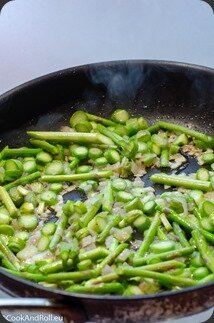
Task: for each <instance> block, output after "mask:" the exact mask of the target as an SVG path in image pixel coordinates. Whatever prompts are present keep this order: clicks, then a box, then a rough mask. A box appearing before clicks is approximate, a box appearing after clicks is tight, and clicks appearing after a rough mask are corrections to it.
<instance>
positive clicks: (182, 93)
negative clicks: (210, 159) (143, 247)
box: [0, 61, 214, 323]
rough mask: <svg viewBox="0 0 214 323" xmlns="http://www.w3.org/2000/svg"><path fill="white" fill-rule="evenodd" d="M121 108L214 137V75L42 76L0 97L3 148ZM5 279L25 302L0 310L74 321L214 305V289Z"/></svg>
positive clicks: (90, 71)
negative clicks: (84, 291)
mask: <svg viewBox="0 0 214 323" xmlns="http://www.w3.org/2000/svg"><path fill="white" fill-rule="evenodd" d="M116 107H123V108H126V109H128V110H129V111H130V112H131V113H132V114H133V115H137V116H140V115H143V116H145V117H146V118H147V119H148V120H149V121H150V122H153V121H155V120H157V119H165V120H166V119H167V120H169V121H172V122H173V121H174V122H177V123H180V124H183V125H186V126H190V127H194V128H195V129H198V130H201V131H203V132H206V133H209V134H213V133H214V129H213V125H214V120H213V119H214V70H213V69H209V68H204V67H199V66H192V65H187V64H181V63H173V62H160V61H119V62H110V63H100V64H92V65H86V66H82V67H77V68H71V69H67V70H63V71H59V72H56V73H53V74H50V75H47V76H44V77H41V78H38V79H36V80H33V81H31V82H28V83H26V84H24V85H21V86H19V87H17V88H15V89H14V90H12V91H9V92H7V93H6V94H4V95H2V96H1V97H0V131H1V140H2V141H1V145H2V146H4V145H6V144H9V145H10V146H19V145H23V144H25V143H26V140H27V138H26V135H25V132H26V129H37V130H39V129H40V130H49V129H53V130H55V129H58V128H59V127H60V126H61V125H62V124H66V122H68V118H69V116H70V115H71V114H72V113H73V112H74V111H75V109H84V110H87V111H89V112H91V113H94V114H102V115H104V116H109V115H110V114H111V112H112V111H113V110H114V109H115V108H116ZM187 166H188V167H187V168H186V172H191V171H195V167H197V165H196V164H195V162H194V161H191V160H190V161H189V165H187ZM0 278H1V281H0V285H1V289H2V290H3V291H5V292H7V293H8V294H10V295H12V296H19V297H25V298H24V299H22V300H20V299H19V300H18V299H16V300H13V299H12V300H11V301H10V302H9V300H2V301H1V303H0V308H9V307H10V308H13V309H15V308H22V309H23V308H27V309H28V310H29V309H30V308H34V309H35V308H37V309H39V310H41V308H43V310H45V309H46V310H47V309H50V310H51V311H57V312H60V313H63V314H65V315H66V317H67V320H68V321H70V322H71V321H73V322H78V323H79V322H80V323H81V322H86V321H90V322H130V323H131V322H151V321H158V320H166V319H169V318H172V317H177V318H178V317H182V316H187V315H191V314H196V313H199V312H200V311H203V310H206V309H209V308H211V307H212V306H213V305H214V284H213V283H209V284H206V285H203V286H200V287H193V288H186V289H183V290H181V291H176V292H164V293H161V294H159V295H149V296H134V297H122V296H95V295H80V294H71V293H67V292H65V291H61V290H57V289H48V288H45V287H42V286H40V285H38V284H35V283H32V282H30V281H26V280H24V279H20V278H16V277H14V276H12V275H10V274H8V273H6V272H5V271H4V270H2V269H1V270H0ZM28 297H32V298H33V299H28ZM38 298H39V299H38Z"/></svg>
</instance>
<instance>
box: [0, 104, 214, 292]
mask: <svg viewBox="0 0 214 323" xmlns="http://www.w3.org/2000/svg"><path fill="white" fill-rule="evenodd" d="M27 133H28V135H29V137H30V140H29V142H30V145H29V147H21V148H9V147H8V146H6V147H5V148H4V149H2V151H1V152H0V263H1V266H2V267H4V269H5V270H6V271H8V272H10V273H12V274H14V275H16V276H18V277H22V278H25V279H28V280H32V281H34V282H38V283H39V284H41V285H43V286H46V287H55V288H60V289H65V290H67V291H69V292H77V293H92V294H93V293H95V294H120V295H144V294H153V293H160V292H162V291H165V290H178V289H180V288H184V287H189V286H197V285H200V284H204V283H207V282H211V281H213V280H214V248H213V245H214V191H213V190H214V151H213V148H214V137H212V136H210V135H206V134H203V133H201V132H198V131H195V130H193V129H190V128H187V127H184V126H181V125H178V124H172V123H170V122H165V121H158V122H157V123H155V124H154V125H148V123H147V121H146V120H145V119H144V118H143V117H131V116H130V115H129V113H128V111H126V110H122V109H117V110H115V111H114V112H113V114H112V115H111V118H110V119H106V118H103V117H100V116H96V115H92V114H89V113H86V112H84V111H76V112H75V113H74V114H73V115H72V116H71V118H70V127H67V126H66V127H63V128H62V129H61V130H60V131H48V132H47V131H28V132H27ZM187 155H191V156H193V157H195V158H196V159H197V161H198V164H199V165H200V166H199V169H198V170H197V171H196V172H195V173H193V174H189V175H186V174H184V173H180V174H179V175H176V170H178V169H179V168H180V167H182V166H183V164H185V163H186V162H187V159H186V157H185V156H187ZM151 168H154V170H156V171H155V172H153V175H151V176H150V180H151V181H152V182H153V183H157V184H161V185H164V188H165V190H163V191H164V193H162V194H158V192H156V191H155V188H156V186H155V185H154V188H153V187H145V185H144V177H143V175H145V174H146V173H147V172H148V170H150V169H151ZM170 187H171V190H169V188H170ZM72 192H73V193H74V192H78V194H79V195H78V198H77V197H76V198H75V199H74V198H71V197H69V194H72ZM65 196H67V198H66V199H65ZM81 196H83V198H81Z"/></svg>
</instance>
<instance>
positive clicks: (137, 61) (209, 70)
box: [0, 59, 214, 100]
mask: <svg viewBox="0 0 214 323" xmlns="http://www.w3.org/2000/svg"><path fill="white" fill-rule="evenodd" d="M119 64H150V65H154V66H171V67H172V66H173V67H180V68H185V69H188V68H190V69H192V70H200V71H204V72H207V73H211V74H214V68H212V67H207V66H203V65H198V64H192V63H186V62H177V61H167V60H155V59H154V60H153V59H127V60H114V61H103V62H98V63H88V64H83V65H78V66H73V67H68V68H65V69H61V70H58V71H54V72H51V73H47V74H45V75H41V76H39V77H36V78H33V79H31V80H29V81H27V82H24V83H21V84H19V85H17V86H15V87H14V88H12V89H10V90H8V91H6V92H4V93H2V94H0V100H1V99H4V98H5V97H7V96H10V95H13V93H15V92H19V91H20V90H24V89H26V88H28V87H31V86H33V85H35V84H37V83H40V82H44V81H46V80H48V79H49V78H54V77H57V76H59V75H61V74H66V73H70V72H72V71H73V72H76V71H80V70H87V69H89V68H93V67H99V66H103V65H104V66H108V65H109V66H114V65H119Z"/></svg>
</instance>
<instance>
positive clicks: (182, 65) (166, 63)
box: [0, 59, 214, 301]
mask: <svg viewBox="0 0 214 323" xmlns="http://www.w3.org/2000/svg"><path fill="white" fill-rule="evenodd" d="M120 64H145V65H154V66H160V67H161V66H162V67H163V66H166V67H168V66H169V67H177V68H183V69H191V70H199V71H204V72H207V73H211V74H214V68H212V67H206V66H202V65H197V64H191V63H186V62H177V61H167V60H152V59H127V60H114V61H104V62H98V63H89V64H84V65H79V66H73V67H69V68H66V69H62V70H58V71H54V72H51V73H48V74H45V75H42V76H39V77H37V78H34V79H32V80H29V81H27V82H25V83H22V84H20V85H18V86H16V87H14V88H12V89H10V90H8V91H6V92H5V93H3V94H1V95H0V100H2V99H4V98H6V97H7V96H10V95H13V93H17V92H20V91H22V90H25V89H27V88H29V87H32V86H35V85H36V84H38V83H42V82H45V81H47V80H48V79H53V78H55V77H59V76H60V75H62V74H67V73H68V74H69V73H72V72H78V71H81V70H84V71H85V70H87V69H91V68H93V67H99V66H100V67H102V66H115V65H120ZM0 275H3V276H6V277H8V278H9V279H11V280H14V281H18V282H20V283H23V284H25V285H27V286H30V287H34V288H36V289H37V290H40V291H47V292H49V293H51V294H53V295H55V294H58V295H59V294H60V296H68V297H74V298H80V299H84V298H86V299H92V300H109V301H111V300H114V301H121V300H126V301H132V300H139V301H140V300H149V299H150V300H152V299H161V298H164V297H172V296H176V295H179V294H184V293H188V292H194V291H199V290H201V289H206V288H209V287H214V282H210V283H206V284H203V285H201V286H193V287H188V288H184V289H181V290H178V291H166V292H163V293H160V294H150V295H143V296H141V295H139V296H138V295H135V296H129V297H128V296H119V295H104V296H103V295H94V294H78V293H70V292H66V291H63V290H60V289H57V288H48V287H44V286H41V285H39V284H38V283H34V282H32V281H28V280H26V279H23V278H20V277H16V276H15V275H13V274H10V273H9V272H7V271H5V270H4V269H2V268H0ZM0 288H3V286H0Z"/></svg>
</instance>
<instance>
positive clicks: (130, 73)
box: [88, 64, 145, 101]
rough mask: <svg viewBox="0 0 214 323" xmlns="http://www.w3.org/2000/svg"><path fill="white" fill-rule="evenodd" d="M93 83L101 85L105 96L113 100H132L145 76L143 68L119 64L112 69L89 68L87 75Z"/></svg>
mask: <svg viewBox="0 0 214 323" xmlns="http://www.w3.org/2000/svg"><path fill="white" fill-rule="evenodd" d="M88 77H89V79H90V81H91V83H92V84H94V85H102V86H104V87H105V88H106V89H107V96H108V97H109V99H111V100H113V101H133V100H134V99H135V96H136V94H137V91H138V90H139V89H140V88H141V86H142V83H143V81H144V78H145V74H144V68H143V66H141V67H136V66H130V65H127V64H123V65H121V68H120V69H119V70H118V69H117V70H114V69H113V68H112V67H111V68H108V67H102V68H99V69H96V70H95V69H94V70H91V71H90V73H89V75H88Z"/></svg>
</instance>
